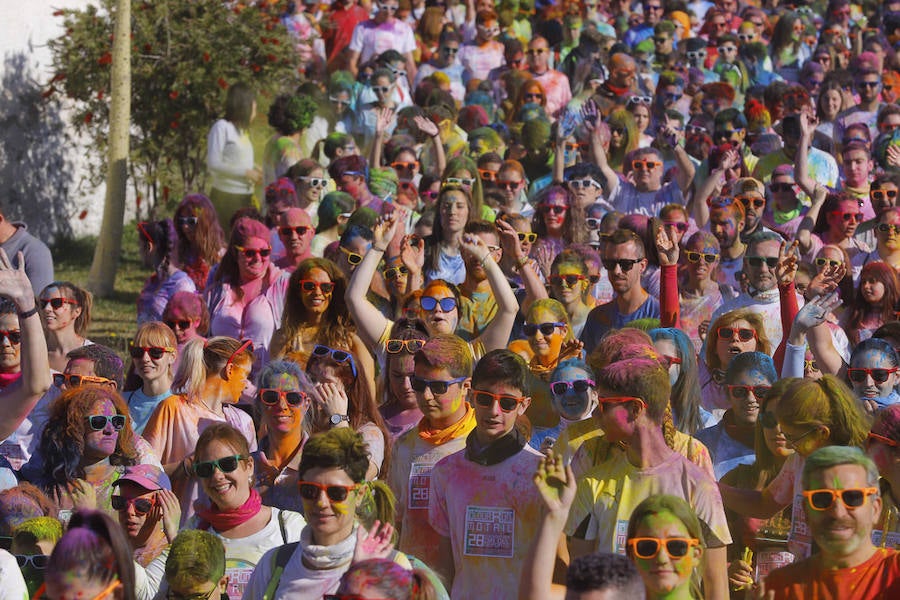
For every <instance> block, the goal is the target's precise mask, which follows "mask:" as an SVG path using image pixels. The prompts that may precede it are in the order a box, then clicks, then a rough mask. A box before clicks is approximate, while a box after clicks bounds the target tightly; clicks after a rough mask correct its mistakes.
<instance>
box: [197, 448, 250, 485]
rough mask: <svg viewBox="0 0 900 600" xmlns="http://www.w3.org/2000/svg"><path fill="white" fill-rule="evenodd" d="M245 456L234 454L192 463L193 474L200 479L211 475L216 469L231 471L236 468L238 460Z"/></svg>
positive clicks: (224, 471)
mask: <svg viewBox="0 0 900 600" xmlns="http://www.w3.org/2000/svg"><path fill="white" fill-rule="evenodd" d="M246 458H247V457H246V456H244V455H241V454H235V455H233V456H224V457H222V458H219V459H216V460H207V461H204V462H198V463H194V467H193V469H194V475H196V476H197V477H199V478H201V479H207V478H209V477H212V476H213V473H215V472H216V469H219V470H220V471H222V472H223V473H231V472H233V471H234V470H235V469H237V468H238V465H239V464H240V462H241V461H242V460H244V459H246Z"/></svg>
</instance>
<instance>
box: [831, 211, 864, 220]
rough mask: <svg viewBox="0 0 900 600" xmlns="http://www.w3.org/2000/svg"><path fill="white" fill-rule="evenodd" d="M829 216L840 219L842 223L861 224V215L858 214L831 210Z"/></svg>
mask: <svg viewBox="0 0 900 600" xmlns="http://www.w3.org/2000/svg"><path fill="white" fill-rule="evenodd" d="M828 214H829V215H832V216H836V217H840V218H841V220H842V221H846V222H847V223H861V222H862V218H863V215H862V213H859V212H843V211H840V210H833V211H831V212H830V213H828Z"/></svg>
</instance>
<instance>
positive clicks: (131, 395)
mask: <svg viewBox="0 0 900 600" xmlns="http://www.w3.org/2000/svg"><path fill="white" fill-rule="evenodd" d="M130 351H131V372H132V373H133V374H134V375H136V376H137V377H138V378H140V381H141V386H140V387H139V388H138V389H134V390H132V391H130V392H128V394H127V397H126V400H127V401H128V409H129V411H130V412H131V416H132V419H133V421H132V427H133V428H134V431H135V432H136V433H138V434H140V433H142V432H143V431H144V426H145V425H146V424H147V421H148V420H149V419H150V414H151V413H152V412H153V410H154V409H155V408H156V406H157V405H158V404H159V403H160V402H162V401H163V400H165V399H166V398H168V397H169V396H171V395H172V391H171V389H170V388H171V387H172V378H173V375H174V371H173V365H174V364H175V357H176V339H175V333H174V332H173V331H172V330H171V329H169V327H168V326H167V325H165V324H164V323H160V322H159V321H150V322H148V323H144V324H143V325H141V326H140V327H139V328H138V330H137V333H135V334H134V340H132V342H131V349H130Z"/></svg>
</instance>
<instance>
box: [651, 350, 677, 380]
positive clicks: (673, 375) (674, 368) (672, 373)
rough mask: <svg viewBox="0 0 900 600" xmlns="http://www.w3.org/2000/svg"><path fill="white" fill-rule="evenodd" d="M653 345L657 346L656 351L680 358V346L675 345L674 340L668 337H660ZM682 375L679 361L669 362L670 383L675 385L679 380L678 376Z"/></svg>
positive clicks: (663, 354)
mask: <svg viewBox="0 0 900 600" xmlns="http://www.w3.org/2000/svg"><path fill="white" fill-rule="evenodd" d="M653 346H654V347H655V348H656V351H657V352H659V353H660V354H661V355H662V356H671V357H674V358H680V356H679V354H678V346H676V345H675V341H674V340H667V339H659V340H656V341H654V342H653ZM680 375H681V365H680V364H679V363H675V362H672V363H670V364H669V385H672V386H674V385H675V382H677V381H678V377H679V376H680Z"/></svg>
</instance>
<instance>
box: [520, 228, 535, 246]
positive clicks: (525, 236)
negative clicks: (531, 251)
mask: <svg viewBox="0 0 900 600" xmlns="http://www.w3.org/2000/svg"><path fill="white" fill-rule="evenodd" d="M516 235H517V236H518V238H519V241H520V242H528V243H529V244H533V243H535V242H536V241H537V239H538V234H536V233H523V232H521V231H520V232H519V233H517V234H516Z"/></svg>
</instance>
